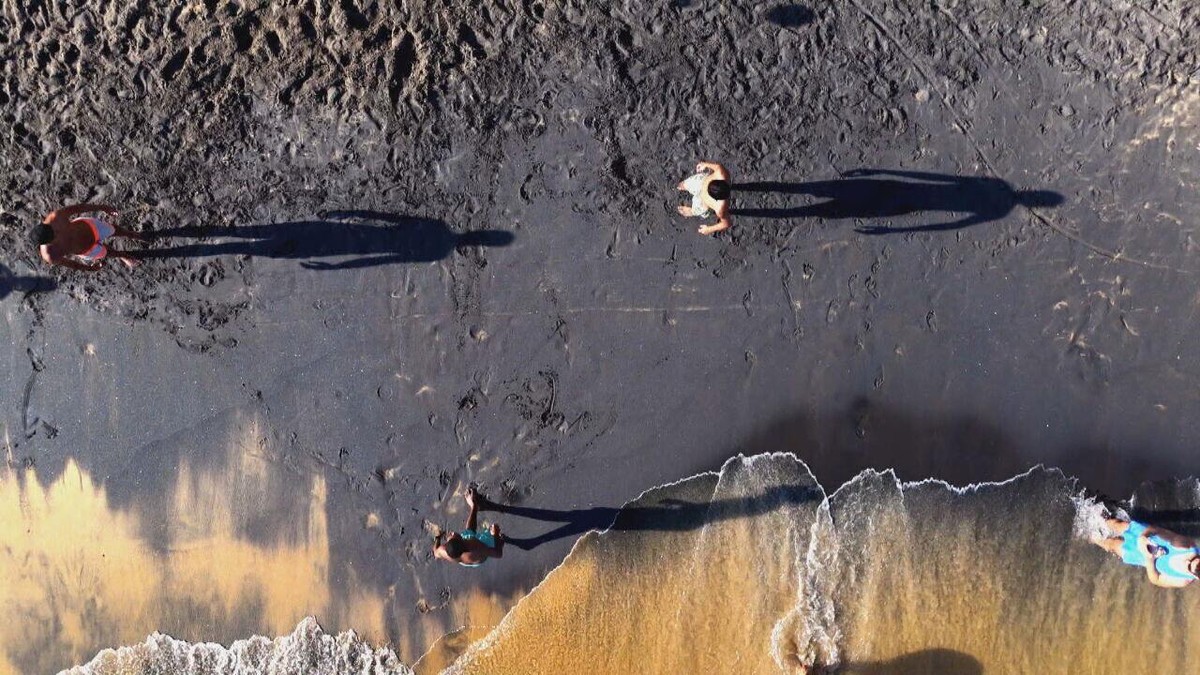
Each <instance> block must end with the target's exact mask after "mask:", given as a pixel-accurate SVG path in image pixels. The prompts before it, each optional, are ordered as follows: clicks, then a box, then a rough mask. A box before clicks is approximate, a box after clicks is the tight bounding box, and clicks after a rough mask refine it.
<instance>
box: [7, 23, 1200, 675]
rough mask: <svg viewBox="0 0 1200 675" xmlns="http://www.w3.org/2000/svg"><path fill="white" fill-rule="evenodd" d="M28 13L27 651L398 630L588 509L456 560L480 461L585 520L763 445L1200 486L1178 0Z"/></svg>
mask: <svg viewBox="0 0 1200 675" xmlns="http://www.w3.org/2000/svg"><path fill="white" fill-rule="evenodd" d="M0 16H2V18H0V35H3V37H4V41H3V44H0V49H3V51H4V54H5V59H4V64H5V66H4V74H3V83H2V84H0V114H2V115H3V121H4V129H5V131H4V133H0V157H3V158H4V161H3V165H2V166H3V170H2V174H0V176H2V178H3V180H2V181H0V209H2V210H3V213H2V214H0V218H2V222H0V242H2V243H3V244H4V247H3V250H4V251H5V253H4V254H3V255H2V256H0V266H2V267H3V272H0V310H2V311H3V316H4V319H5V320H4V321H3V322H2V323H0V334H2V335H3V337H4V340H3V342H4V344H5V345H7V347H6V348H5V349H3V350H0V364H2V365H3V368H4V370H5V372H7V373H9V374H10V375H9V377H8V379H7V380H6V381H5V382H6V384H5V386H6V389H5V390H4V392H3V398H2V400H3V401H5V402H6V405H5V406H4V407H3V413H2V416H0V424H2V425H3V432H4V437H5V444H6V451H5V452H6V459H7V462H8V467H9V468H8V473H7V474H5V476H6V482H4V483H3V486H4V488H3V490H0V505H3V504H9V505H10V506H11V507H12V510H11V513H12V514H13V515H12V518H13V519H14V520H13V522H11V523H6V524H5V525H4V527H5V528H7V529H9V530H11V532H8V533H7V534H6V537H7V539H6V540H5V542H3V543H5V544H6V545H8V546H9V548H10V549H11V550H12V551H16V552H20V551H27V552H28V555H24V557H17V556H18V553H12V554H11V555H10V558H9V559H4V558H0V568H3V570H4V571H3V572H0V574H4V575H6V576H0V578H2V579H4V580H5V581H6V582H8V583H7V584H6V586H7V587H9V588H10V589H11V588H20V589H22V590H21V591H19V592H18V591H13V590H10V591H7V595H4V593H5V592H3V591H0V600H2V604H0V606H3V607H4V608H5V610H6V613H7V614H8V615H10V616H16V615H30V616H37V617H38V620H37V621H36V622H32V623H31V624H29V625H20V626H14V627H10V628H7V629H0V641H2V644H0V648H2V650H3V653H4V658H2V659H0V671H2V670H3V669H5V668H11V669H13V670H14V671H15V672H47V671H53V670H56V669H60V668H66V667H69V666H71V665H73V664H76V663H82V662H86V661H87V660H89V659H90V658H91V656H92V655H93V654H95V652H96V651H97V650H99V649H101V648H103V647H106V646H115V645H118V644H128V643H134V642H140V641H141V640H142V639H143V638H144V636H145V635H148V634H149V633H151V632H153V631H156V630H157V631H161V632H162V633H166V634H169V635H171V636H173V637H175V638H179V639H182V640H188V641H197V640H205V641H214V642H221V643H225V644H228V643H229V642H231V641H232V640H234V639H237V638H244V637H248V636H250V635H253V634H265V635H272V636H273V635H281V634H286V633H290V632H291V630H292V628H293V627H294V626H295V625H296V624H297V623H298V622H299V621H300V619H301V618H303V617H304V616H306V615H309V614H312V615H315V616H316V618H317V620H318V621H319V622H320V623H321V625H322V626H323V627H324V628H325V629H326V630H328V631H330V632H335V631H340V630H345V629H356V630H358V631H359V632H360V633H362V634H363V635H365V636H367V637H368V638H369V639H371V640H372V641H374V642H377V643H382V642H384V641H387V642H390V643H391V644H393V645H394V646H395V647H396V649H397V653H398V654H399V655H400V658H401V660H402V661H404V662H405V663H410V664H411V663H412V662H414V661H415V660H416V658H417V657H418V656H420V655H421V654H422V653H424V652H425V650H426V648H427V647H428V646H429V645H431V644H432V643H433V642H434V641H435V640H436V639H437V637H438V636H440V635H441V634H442V633H444V632H445V631H447V630H451V629H454V628H457V627H459V626H461V625H462V624H463V623H466V621H465V620H464V616H467V615H468V614H470V607H469V606H474V607H476V610H475V612H476V613H475V616H477V617H482V616H487V617H489V618H488V619H487V621H483V620H482V619H480V622H481V624H482V623H490V625H495V623H498V621H499V617H500V616H502V612H503V610H504V609H507V608H508V607H509V606H510V605H511V604H512V603H513V602H514V601H515V600H516V599H517V598H519V597H520V596H521V595H522V594H523V593H524V592H526V591H528V590H529V589H530V588H532V587H533V586H535V585H536V584H537V583H538V582H539V581H541V580H542V578H543V577H544V576H545V574H546V573H547V572H548V571H549V570H551V569H553V568H554V567H556V566H557V565H558V564H559V563H560V562H561V561H562V559H563V556H564V555H565V554H566V553H567V552H568V551H569V550H570V547H571V546H572V544H573V543H574V541H575V537H573V536H567V537H562V538H558V539H554V540H553V541H549V542H547V543H545V544H543V545H539V546H537V547H536V548H534V549H533V550H532V551H528V552H525V551H521V550H512V549H510V550H509V551H507V552H506V554H505V557H504V559H503V560H502V561H496V562H493V563H489V564H488V565H485V566H484V567H483V568H481V569H478V570H468V569H460V568H457V567H451V566H448V565H443V564H438V563H435V562H434V561H432V560H431V559H430V557H429V552H428V551H429V546H428V544H429V534H430V530H431V526H432V525H433V524H439V525H441V526H443V527H457V526H459V525H460V524H461V522H460V521H461V519H462V518H463V508H462V504H461V499H459V498H458V497H456V496H455V493H456V492H461V490H462V489H463V488H464V487H465V486H466V485H468V484H469V483H478V484H479V485H480V487H481V489H482V490H484V491H486V492H487V493H488V494H489V495H490V496H491V497H492V498H493V499H495V500H497V501H501V502H504V503H507V504H513V505H518V506H528V507H541V508H548V509H559V510H570V509H587V508H592V507H601V508H617V507H620V506H621V505H622V504H624V503H625V502H626V501H628V500H630V499H633V498H635V497H636V496H638V495H639V494H640V493H642V492H643V491H644V490H647V489H649V488H652V487H654V486H656V485H660V484H663V483H668V482H671V481H677V480H680V479H683V478H686V477H688V476H692V475H694V474H696V473H698V472H702V471H714V470H717V469H719V468H720V467H721V466H722V465H723V464H724V462H725V461H726V460H727V459H729V458H730V457H733V456H735V455H737V454H739V453H744V454H746V455H754V454H758V453H763V452H785V451H786V452H792V453H795V455H796V456H797V457H798V458H800V459H801V460H803V461H804V462H805V463H806V464H807V466H808V468H809V469H811V472H812V475H813V476H815V478H816V480H818V481H819V482H820V484H821V485H822V486H824V489H825V492H828V493H832V492H833V491H834V490H835V489H836V488H837V486H839V485H841V484H842V483H844V482H845V481H847V480H849V479H851V478H852V477H854V476H855V475H856V474H858V473H859V472H860V471H862V470H864V469H879V470H883V469H888V468H891V469H894V471H895V473H896V475H897V476H898V477H899V478H900V479H902V480H920V479H923V478H926V477H935V478H939V479H942V480H946V481H949V482H951V483H954V484H958V485H966V484H969V483H975V482H981V481H1004V480H1006V479H1008V478H1010V477H1012V476H1015V475H1018V474H1021V473H1023V472H1025V471H1026V470H1028V469H1029V468H1030V467H1032V466H1034V465H1037V464H1044V465H1047V466H1052V467H1058V468H1060V469H1061V470H1062V471H1063V473H1064V474H1065V475H1066V476H1069V477H1074V478H1077V479H1078V480H1079V486H1080V488H1082V487H1087V488H1089V489H1092V490H1096V491H1103V492H1106V493H1109V494H1111V495H1115V496H1118V497H1120V496H1127V495H1129V494H1131V493H1132V492H1133V491H1134V490H1135V489H1136V488H1137V487H1138V486H1139V485H1141V484H1142V483H1143V482H1145V481H1162V480H1173V479H1176V478H1179V479H1182V478H1185V477H1187V476H1191V475H1192V474H1194V473H1195V469H1194V450H1193V448H1192V446H1193V443H1194V439H1195V438H1196V437H1197V431H1198V427H1200V416H1198V415H1196V414H1195V412H1196V408H1197V405H1198V404H1200V389H1197V387H1196V380H1197V365H1196V363H1197V356H1198V354H1197V350H1198V347H1197V346H1196V344H1195V340H1193V339H1191V337H1192V335H1193V333H1194V332H1195V331H1196V329H1197V318H1196V311H1195V308H1196V305H1197V296H1196V293H1195V291H1194V290H1193V285H1194V280H1195V279H1196V278H1197V276H1198V275H1200V262H1198V261H1197V259H1196V255H1195V246H1196V243H1195V241H1194V239H1195V236H1196V235H1195V234H1194V232H1193V229H1194V227H1195V223H1196V222H1197V216H1200V206H1198V204H1200V202H1198V201H1197V200H1196V194H1197V187H1196V185H1197V181H1198V179H1200V125H1198V122H1200V86H1197V85H1198V84H1200V50H1197V48H1196V44H1197V37H1198V36H1200V11H1197V9H1196V7H1194V6H1193V4H1192V3H1189V2H1187V1H1186V0H1163V1H1160V0H1154V1H1151V2H1144V3H1139V4H1138V5H1137V6H1129V7H1116V6H1114V5H1112V3H1108V2H1102V1H1100V0H1094V1H1090V2H1082V3H1079V2H1067V1H1066V0H1047V1H1046V2H1036V3H1032V2H1031V3H1024V4H1019V3H1011V2H1001V1H999V0H995V1H988V2H982V3H956V2H946V3H941V4H938V5H934V6H931V7H921V8H919V9H917V8H914V7H913V6H912V5H911V4H910V3H906V2H900V1H899V0H847V1H839V2H833V3H821V4H816V3H814V4H812V5H789V4H780V3H773V2H766V3H758V2H745V3H721V2H689V1H686V0H681V1H678V2H671V3H665V2H663V3H649V2H634V3H631V4H629V3H627V4H625V5H622V6H620V7H616V6H609V5H606V4H604V3H582V2H574V1H572V2H566V3H542V2H539V1H538V0H528V1H523V2H507V1H500V0H498V1H496V2H486V3H478V2H445V3H413V2H401V1H399V0H397V1H396V2H391V1H388V2H354V1H352V0H341V1H340V2H337V3H315V2H297V3H287V4H286V5H285V4H281V3H266V2H247V3H226V2H216V1H215V0H213V1H208V0H205V1H204V2H198V3H191V4H187V5H178V6H164V7H156V6H149V5H145V4H144V3H127V4H122V5H114V6H109V5H106V4H104V3H98V2H79V3H74V4H70V5H68V4H63V3H32V4H29V5H18V4H16V3H9V4H6V5H5V6H4V11H3V12H2V13H0ZM701 159H707V160H714V161H719V162H722V163H724V164H725V165H726V166H727V167H728V168H729V169H730V171H731V172H732V174H733V179H734V181H733V182H734V199H735V201H734V206H735V216H734V227H733V229H731V230H730V231H729V232H727V233H724V234H720V235H718V236H716V237H712V238H709V237H701V236H699V235H697V234H696V232H695V228H696V227H697V226H698V225H699V224H700V221H698V220H687V221H685V220H683V219H681V218H679V217H678V216H677V215H676V214H675V212H674V209H675V206H676V204H678V203H682V197H680V195H679V193H677V192H676V191H675V187H674V186H675V184H676V182H677V181H679V180H680V179H681V178H684V177H686V176H687V175H688V174H689V173H691V171H692V169H693V168H694V165H695V162H696V161H697V160H701ZM881 172H882V173H881ZM985 179H986V180H985ZM1034 191H1036V192H1037V193H1039V195H1040V196H1041V197H1042V199H1041V200H1040V201H1039V200H1033V199H1030V198H1029V195H1030V194H1031V193H1033V192H1034ZM81 201H92V202H109V203H112V204H114V205H115V206H117V207H118V208H119V209H120V210H121V211H122V215H121V217H120V219H119V222H120V223H121V224H122V225H124V226H126V227H131V228H134V229H141V230H144V231H150V232H165V233H167V234H168V235H172V236H167V237H164V238H162V239H160V240H159V241H156V242H155V243H153V244H151V245H149V246H148V247H146V249H145V250H146V251H148V252H149V253H148V254H147V256H146V257H147V259H146V260H145V262H144V264H143V265H142V266H141V267H140V268H138V269H136V270H133V271H128V270H125V269H124V268H123V267H121V266H119V265H112V264H110V265H109V269H106V270H104V271H102V272H99V273H96V274H90V275H89V274H84V273H80V272H74V271H60V270H53V269H49V268H48V267H46V266H45V265H44V264H42V263H41V261H40V260H38V259H37V256H36V251H35V249H34V248H33V247H32V245H30V244H29V243H28V241H27V233H28V231H29V229H30V227H31V226H32V225H33V224H34V223H35V222H37V221H38V220H40V219H41V218H42V216H43V215H44V214H45V213H47V212H48V211H50V210H51V209H54V208H56V207H59V206H62V205H64V204H68V203H75V202H81ZM1023 201H1024V202H1029V203H1031V204H1042V205H1033V206H1029V205H1026V203H1023ZM483 232H487V233H489V234H486V235H480V234H478V233H483ZM497 233H499V234H497ZM183 235H186V236H183ZM121 245H122V244H117V246H121ZM132 248H139V246H138V245H133V246H132ZM172 251H173V253H172ZM34 485H36V486H40V487H38V488H37V490H34V489H33V487H32V486H34ZM43 488H44V489H45V495H51V496H49V497H47V496H44V495H43V493H42V492H41V490H42V489H43ZM31 494H34V495H38V496H37V499H41V500H42V501H43V502H45V503H46V504H48V506H46V508H45V510H44V511H43V510H39V509H37V508H33V507H31V506H29V505H30V503H31V501H30V500H31V497H30V495H31ZM53 495H58V496H57V497H54V496H53ZM55 500H57V501H55ZM34 501H36V500H34ZM64 513H65V514H67V515H62V514H64ZM1056 513H1057V512H1056ZM485 516H486V517H489V518H491V517H493V516H491V515H488V514H485ZM494 517H495V519H496V520H497V521H498V522H500V523H501V524H502V525H503V526H504V527H505V529H506V531H509V532H510V533H511V534H512V535H513V536H516V537H526V538H527V537H534V536H536V535H538V534H540V533H543V532H545V531H547V530H549V529H553V527H555V526H554V525H546V524H545V523H539V522H536V521H531V520H521V519H517V518H515V517H511V516H506V515H503V514H501V515H495V516H494ZM21 518H24V519H26V520H24V521H22V520H20V519H21ZM39 528H40V529H39ZM70 528H77V529H74V530H72V529H70ZM35 530H36V531H38V532H40V534H38V535H36V536H35V535H31V534H28V533H29V532H34V531H35ZM68 530H69V531H71V532H75V533H76V534H75V535H74V536H75V537H76V538H77V539H78V540H79V541H80V542H82V541H83V539H86V538H87V537H90V536H95V541H94V542H90V543H80V547H81V548H80V550H79V551H76V550H75V549H72V548H71V547H70V546H66V547H64V546H61V545H60V544H61V539H62V537H60V536H59V533H62V532H67V531H68ZM14 542H16V543H14ZM109 545H111V546H113V551H114V553H113V555H114V556H115V557H119V559H120V560H122V561H125V562H123V563H121V564H115V563H114V564H113V565H111V569H109V568H108V567H105V565H106V564H107V563H102V562H101V558H102V557H104V556H106V555H108V554H109V552H108V551H106V550H105V547H106V546H109ZM80 551H82V552H80ZM1081 555H1082V554H1081ZM1096 555H1099V553H1097V554H1096ZM223 556H224V557H223ZM31 561H32V562H31ZM1114 564H1115V563H1114ZM130 568H133V569H137V570H142V572H141V574H142V576H144V577H145V578H147V579H151V577H153V579H151V585H152V586H153V589H152V590H150V591H145V592H144V593H143V592H141V591H139V592H138V593H132V592H130V590H129V589H130V587H131V586H130V583H129V580H128V576H129V572H128V570H129V569H130ZM80 570H86V571H88V572H89V573H88V574H82V573H80ZM298 570H300V571H298ZM72 571H73V572H72ZM288 574H294V575H295V577H294V578H291V577H287V575H288ZM154 575H159V576H161V579H159V577H158V576H154ZM285 577H287V579H288V580H287V581H285V582H281V581H278V580H279V579H283V578H285ZM63 578H72V579H78V581H77V582H72V583H71V584H67V585H66V586H65V587H64V586H61V585H56V584H59V583H60V582H59V581H56V580H59V579H63ZM184 578H187V579H192V580H193V581H192V582H191V583H184V582H182V581H180V580H181V579H184ZM1124 583H1128V584H1130V585H1133V584H1137V583H1144V581H1143V580H1142V579H1140V578H1136V577H1135V576H1132V575H1131V576H1129V577H1128V579H1126V581H1125V582H1124ZM206 584H207V585H206ZM130 598H133V599H130ZM135 600H136V602H137V603H138V604H137V609H136V611H134V610H133V609H131V608H132V607H133V605H131V604H129V603H133V602H135ZM472 603H476V604H475V605H473V604H472ZM484 608H485V609H484ZM130 616H133V617H138V619H137V620H131V619H128V617H130Z"/></svg>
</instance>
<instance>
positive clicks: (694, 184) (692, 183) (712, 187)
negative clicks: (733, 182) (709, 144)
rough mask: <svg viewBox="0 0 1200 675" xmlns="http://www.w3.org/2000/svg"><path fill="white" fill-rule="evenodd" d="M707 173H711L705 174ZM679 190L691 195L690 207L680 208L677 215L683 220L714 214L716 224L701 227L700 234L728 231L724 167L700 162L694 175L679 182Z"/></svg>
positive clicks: (728, 185) (725, 172) (728, 188)
mask: <svg viewBox="0 0 1200 675" xmlns="http://www.w3.org/2000/svg"><path fill="white" fill-rule="evenodd" d="M705 171H709V172H711V173H705ZM678 187H679V189H680V190H683V191H685V192H690V193H692V205H691V206H680V207H679V209H678V210H679V215H681V216H684V217H685V218H690V217H692V216H696V217H697V218H705V217H707V216H708V214H709V213H716V216H717V222H716V223H714V224H712V225H702V226H700V229H699V230H698V232H700V234H712V233H713V232H720V231H722V230H727V229H729V225H730V222H729V193H730V189H731V186H730V184H729V172H728V171H726V170H725V167H723V166H721V165H720V164H717V163H715V162H700V163H699V164H697V165H696V175H694V176H692V177H691V178H688V179H687V180H684V181H680V183H679V186H678Z"/></svg>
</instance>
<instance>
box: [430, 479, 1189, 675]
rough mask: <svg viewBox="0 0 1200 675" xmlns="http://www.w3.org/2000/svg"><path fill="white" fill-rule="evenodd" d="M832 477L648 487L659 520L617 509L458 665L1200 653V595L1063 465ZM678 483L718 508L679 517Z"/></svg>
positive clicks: (1097, 658)
mask: <svg viewBox="0 0 1200 675" xmlns="http://www.w3.org/2000/svg"><path fill="white" fill-rule="evenodd" d="M780 486H783V487H784V489H783V490H777V488H778V487H780ZM815 488H816V483H815V481H813V479H812V478H811V476H810V475H809V474H808V472H807V470H806V469H805V467H804V466H803V465H802V464H801V463H800V462H798V461H797V460H796V459H795V458H793V457H791V456H785V455H774V456H758V457H754V458H750V459H747V460H743V459H735V460H731V461H730V462H729V463H728V464H727V465H726V466H725V468H724V469H723V470H722V472H721V474H720V475H719V476H711V475H708V476H698V477H695V478H691V479H688V480H687V481H684V482H682V483H679V484H676V485H672V486H668V487H663V488H658V489H655V490H652V491H650V492H648V493H647V494H645V495H643V496H642V497H641V498H640V499H639V500H637V501H636V502H635V503H634V504H633V505H631V507H627V509H626V512H625V513H624V514H623V515H622V519H625V522H626V524H631V523H632V521H630V520H629V519H628V518H626V515H627V514H628V513H630V511H631V510H636V509H639V508H644V509H649V511H647V513H650V514H653V515H651V516H650V518H649V521H654V523H653V524H650V523H649V522H647V521H646V520H641V521H640V522H638V523H637V524H636V525H635V526H633V527H626V528H623V527H622V519H618V525H617V527H616V528H614V531H611V532H608V533H606V534H604V535H594V534H593V535H588V536H587V537H584V538H583V539H582V540H581V541H580V542H579V544H578V545H577V546H576V548H575V550H574V551H573V553H572V555H571V556H570V557H569V558H568V559H567V560H566V562H565V563H564V564H563V565H562V567H561V568H559V569H558V570H556V571H555V572H554V573H553V574H551V575H550V577H549V578H547V579H546V581H545V582H544V583H543V584H542V585H541V586H540V587H539V588H538V589H536V591H535V592H533V593H532V594H531V595H530V596H529V597H527V598H526V599H525V600H523V601H522V602H521V603H520V604H519V605H518V606H517V608H516V609H515V610H514V611H513V612H512V613H511V614H510V615H509V616H508V617H507V618H506V619H505V621H504V622H503V623H502V624H501V626H500V627H499V629H497V630H496V631H495V633H493V634H492V635H491V636H489V637H488V639H487V640H484V641H482V642H480V643H479V644H477V645H475V646H474V647H473V648H472V650H471V651H470V652H469V653H468V654H467V655H466V656H465V657H464V658H463V659H462V660H461V661H460V662H459V663H458V664H457V665H456V666H455V667H454V668H453V669H452V671H453V672H465V673H501V672H511V673H533V672H556V671H558V672H562V671H564V670H565V671H567V672H643V673H672V672H760V673H774V672H797V671H798V664H799V663H802V662H803V663H811V662H812V660H813V659H816V660H817V661H818V662H824V663H834V662H836V663H840V664H843V669H844V672H905V673H909V672H930V673H934V672H968V673H969V672H1043V673H1057V672H1061V673H1067V672H1094V673H1101V672H1177V671H1180V670H1182V669H1184V668H1186V667H1194V665H1195V664H1197V663H1200V645H1197V644H1196V641H1194V640H1190V639H1189V636H1190V635H1191V634H1192V632H1193V631H1194V630H1195V628H1196V627H1197V626H1196V621H1197V619H1196V618H1195V617H1196V611H1197V610H1198V609H1200V596H1197V595H1196V594H1195V593H1193V592H1186V591H1184V592H1171V591H1165V590H1162V589H1158V588H1154V587H1152V586H1150V585H1149V584H1148V583H1147V582H1146V580H1145V576H1144V574H1142V573H1140V571H1139V570H1136V569H1133V568H1130V567H1126V566H1124V565H1121V564H1120V563H1119V562H1118V561H1116V560H1115V559H1111V558H1109V557H1107V555H1106V554H1104V553H1103V552H1102V551H1100V550H1099V549H1097V548H1095V547H1094V546H1092V545H1091V544H1089V543H1088V542H1087V541H1086V540H1083V539H1081V538H1080V536H1079V534H1083V533H1085V532H1084V531H1086V530H1087V529H1088V526H1089V525H1090V524H1091V523H1094V522H1095V520H1094V518H1095V512H1096V511H1097V507H1095V506H1094V505H1091V504H1090V503H1087V502H1082V501H1077V499H1075V498H1074V494H1075V491H1076V489H1075V486H1074V484H1073V482H1072V481H1070V480H1068V479H1066V478H1064V477H1063V476H1062V474H1060V473H1058V472H1057V471H1049V470H1042V469H1036V470H1033V471H1031V472H1029V473H1027V474H1025V475H1022V476H1018V477H1016V478H1013V479H1012V480H1010V481H1007V482H1005V483H1003V484H989V485H980V486H973V487H969V488H964V489H956V488H951V487H949V486H947V485H945V484H943V483H940V482H935V481H927V482H923V483H918V484H909V485H901V484H900V483H898V482H897V481H896V480H895V479H894V478H893V477H892V476H891V474H890V473H875V472H867V473H865V474H862V475H860V476H859V477H857V478H856V479H855V480H853V481H851V482H850V483H848V484H846V485H844V486H842V487H841V488H840V489H838V490H837V491H836V492H835V493H834V494H833V495H832V496H831V497H830V498H829V499H828V501H823V499H822V497H823V494H822V493H821V492H820V491H819V489H815ZM1196 494H1197V493H1196V485H1195V482H1194V481H1190V482H1187V483H1181V484H1177V485H1173V486H1172V487H1171V488H1164V489H1162V490H1159V491H1157V492H1153V491H1147V492H1145V493H1143V494H1140V495H1139V498H1138V500H1137V503H1138V504H1144V503H1149V502H1152V501H1155V500H1158V501H1159V502H1160V503H1161V502H1164V501H1167V500H1169V501H1172V502H1174V504H1175V508H1181V507H1194V506H1195V504H1196V502H1195V500H1196ZM676 500H680V501H682V502H684V503H699V504H709V505H711V507H712V509H713V510H712V511H710V512H708V513H706V514H705V516H703V517H701V518H700V519H699V522H695V523H691V524H690V526H688V527H683V528H679V529H676V528H675V527H674V525H676V524H678V521H677V520H673V519H672V518H671V516H670V515H668V514H669V512H670V510H671V508H679V507H678V506H677V504H678V502H677V501H676ZM672 504H675V505H676V506H674V507H672V506H669V505H672ZM1077 504H1081V505H1082V506H1077ZM658 519H661V520H658ZM643 525H644V527H643ZM1129 644H1143V645H1154V648H1153V649H1147V650H1130V649H1128V648H1127V646H1128V645H1129ZM534 645H537V647H536V648H535V647H534Z"/></svg>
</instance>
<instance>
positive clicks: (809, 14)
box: [763, 5, 817, 28]
mask: <svg viewBox="0 0 1200 675" xmlns="http://www.w3.org/2000/svg"><path fill="white" fill-rule="evenodd" d="M763 16H764V17H765V18H766V20H767V21H770V22H771V23H773V24H775V25H776V26H779V27H780V28H799V27H801V26H807V25H808V24H810V23H812V22H813V19H815V18H817V15H816V14H815V13H813V11H812V10H811V9H809V8H808V7H805V6H804V5H776V6H775V7H772V8H771V9H769V10H767V12H766V13H765V14H764V15H763Z"/></svg>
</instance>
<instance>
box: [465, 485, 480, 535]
mask: <svg viewBox="0 0 1200 675" xmlns="http://www.w3.org/2000/svg"><path fill="white" fill-rule="evenodd" d="M464 497H465V498H466V500H467V506H469V507H471V510H470V512H468V513H467V529H468V530H471V531H472V532H474V531H475V526H476V525H477V524H478V521H479V505H478V504H476V503H475V498H476V493H475V488H467V494H466V495H464Z"/></svg>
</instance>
